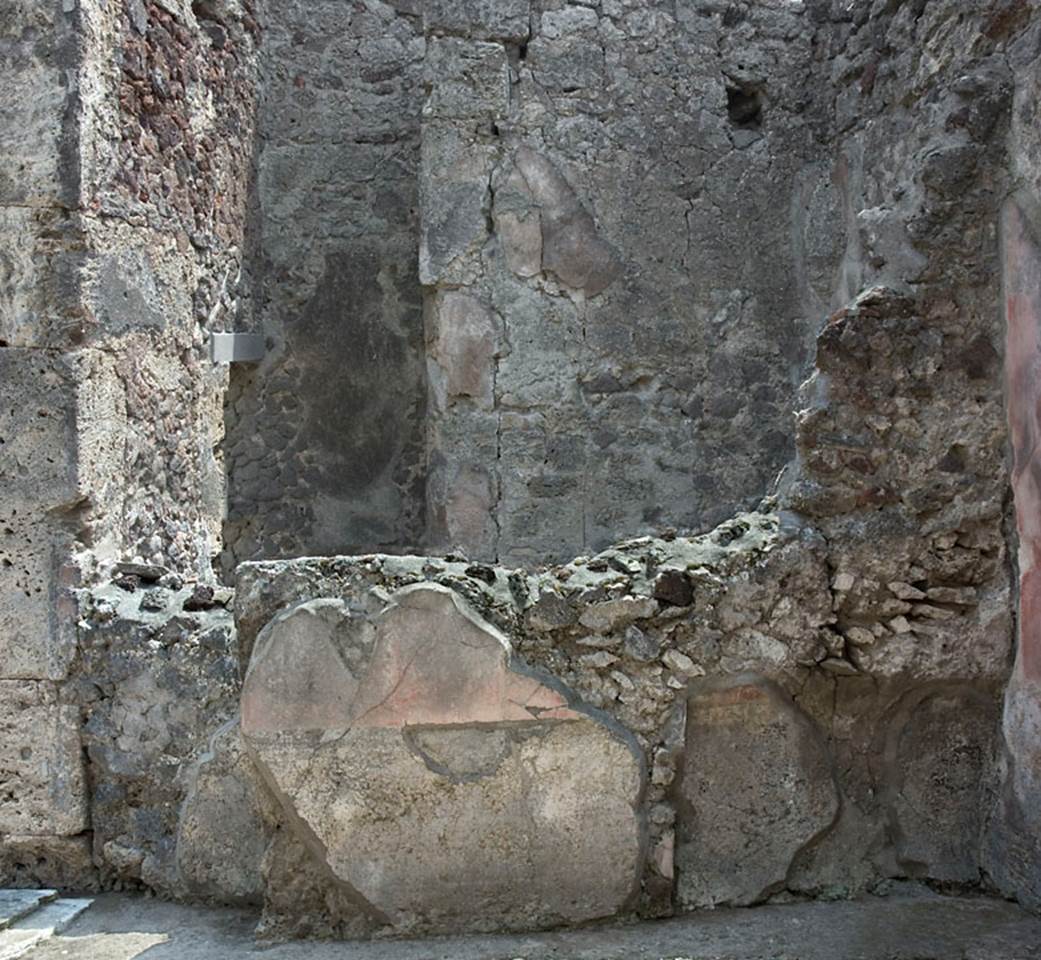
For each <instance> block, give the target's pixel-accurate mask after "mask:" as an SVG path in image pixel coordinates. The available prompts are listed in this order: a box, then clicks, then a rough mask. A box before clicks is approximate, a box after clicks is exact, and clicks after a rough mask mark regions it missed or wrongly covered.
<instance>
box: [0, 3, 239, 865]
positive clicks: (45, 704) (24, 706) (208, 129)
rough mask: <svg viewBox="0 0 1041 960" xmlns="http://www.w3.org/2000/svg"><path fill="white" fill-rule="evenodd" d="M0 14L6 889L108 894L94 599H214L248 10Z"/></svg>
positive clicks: (0, 834)
mask: <svg viewBox="0 0 1041 960" xmlns="http://www.w3.org/2000/svg"><path fill="white" fill-rule="evenodd" d="M9 8H10V9H9V10H5V16H4V24H3V27H2V28H0V30H2V31H3V51H4V54H3V59H2V61H0V70H2V71H3V78H4V93H3V95H2V103H0V111H2V114H3V124H2V126H3V133H2V134H0V153H2V158H0V166H2V167H3V171H4V173H3V174H2V175H0V209H2V214H0V216H2V217H3V223H4V231H5V236H7V237H8V239H9V242H7V243H6V244H5V247H4V250H5V252H4V254H3V255H2V265H0V366H2V367H3V372H4V376H3V379H2V388H0V389H2V391H3V404H2V411H3V412H2V415H0V417H2V427H0V437H2V443H0V477H2V478H3V484H4V491H5V504H4V508H3V512H4V523H3V525H2V532H0V558H2V568H0V578H2V579H0V585H2V587H3V596H4V599H3V603H2V613H0V624H2V626H0V630H2V634H0V678H2V682H3V683H5V684H7V685H8V686H9V687H10V688H11V690H10V696H8V697H5V698H4V718H3V723H4V725H5V730H6V731H7V733H6V735H5V738H4V750H5V755H4V765H3V778H4V782H5V784H6V785H7V786H6V789H5V797H6V798H7V799H6V800H5V806H4V811H5V812H4V816H3V819H2V820H0V862H2V865H3V871H2V872H3V874H4V877H5V878H6V877H14V878H16V879H18V880H20V881H22V882H35V883H48V884H51V883H60V884H65V885H72V886H84V885H86V884H88V883H90V882H93V876H94V865H93V863H92V861H91V853H90V840H91V837H90V829H91V826H92V811H91V809H90V804H89V803H88V796H87V784H88V778H87V776H86V775H85V771H84V768H83V754H82V749H81V746H80V732H79V726H80V722H79V721H80V708H81V705H82V704H81V702H80V700H79V693H80V692H81V691H79V690H78V689H77V688H76V687H75V686H74V685H70V684H69V683H67V682H66V681H67V680H68V678H69V677H70V675H72V674H75V673H76V672H77V659H78V656H79V653H80V650H79V644H78V637H77V633H78V620H79V601H78V599H77V597H76V596H75V590H76V588H78V587H85V586H86V585H88V584H90V583H91V582H93V581H94V580H95V579H96V578H97V577H98V576H105V575H107V573H108V572H110V571H111V569H112V565H113V563H115V562H116V561H119V560H131V559H136V560H138V561H148V562H149V563H151V564H161V565H163V566H164V567H168V568H171V569H175V570H177V571H179V572H180V573H181V575H182V576H187V577H189V578H192V579H197V580H212V579H213V570H212V566H211V563H212V560H213V557H214V555H215V554H216V552H217V551H218V549H219V547H218V543H219V532H220V517H221V513H222V510H223V499H224V494H223V486H224V484H223V467H222V465H221V463H220V462H219V460H218V456H217V452H216V451H217V447H218V445H219V442H220V431H221V417H220V405H221V397H222V394H223V391H224V386H225V378H226V374H225V373H224V372H222V371H221V370H219V369H217V368H214V367H213V365H212V364H211V363H210V360H209V356H208V346H207V343H206V335H207V333H208V332H209V331H210V330H213V329H220V327H221V324H222V323H223V322H224V320H225V317H226V314H227V312H228V310H229V308H230V306H231V303H232V298H233V292H232V291H231V288H230V285H229V283H228V280H229V278H234V277H235V276H236V274H237V272H238V266H237V264H238V261H239V258H240V251H241V243H242V228H243V224H244V214H245V196H246V188H247V178H246V169H247V167H246V164H247V162H248V160H249V157H250V155H251V150H252V146H251V136H252V113H253V108H252V96H253V85H254V82H253V75H252V66H251V60H252V47H253V37H254V32H255V24H254V23H253V21H252V18H251V15H250V12H249V7H248V6H243V5H239V4H236V3H229V4H223V3H222V4H217V5H211V4H207V3H197V4H195V5H194V6H192V5H189V4H187V3H178V2H165V3H163V4H156V3H148V2H142V0H127V2H126V3H118V4H96V3H92V2H83V3H78V4H68V3H64V4H63V3H49V2H25V3H14V4H12V5H9Z"/></svg>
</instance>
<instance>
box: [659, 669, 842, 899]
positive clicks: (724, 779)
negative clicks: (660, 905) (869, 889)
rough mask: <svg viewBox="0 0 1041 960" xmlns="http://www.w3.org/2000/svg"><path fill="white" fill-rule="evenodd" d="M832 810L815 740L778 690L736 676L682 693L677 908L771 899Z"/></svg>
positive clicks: (828, 773)
mask: <svg viewBox="0 0 1041 960" xmlns="http://www.w3.org/2000/svg"><path fill="white" fill-rule="evenodd" d="M838 809H839V798H838V791H837V788H836V785H835V781H834V778H833V774H832V770H831V763H830V759H829V757H828V755H827V750H826V747H825V744H824V741H823V739H822V738H821V736H820V735H819V733H818V732H817V730H816V728H815V727H814V726H813V724H812V723H811V722H810V720H809V719H808V718H807V717H806V716H805V715H804V714H803V713H802V712H801V711H800V710H798V709H797V708H796V707H795V706H794V705H793V704H792V702H791V699H790V698H789V697H787V696H786V695H785V694H784V692H783V691H782V690H780V689H779V688H778V687H776V686H775V685H774V684H772V683H771V682H769V681H767V680H763V679H761V678H758V677H752V676H747V675H746V676H740V677H732V678H724V679H723V680H721V681H717V682H708V683H705V684H701V685H699V686H698V687H696V688H695V689H694V690H693V691H692V693H691V695H690V698H689V701H688V704H687V732H686V748H685V753H684V759H683V771H682V776H681V778H680V798H679V803H678V814H679V845H678V849H677V851H676V868H677V874H678V882H677V895H678V898H679V902H680V904H681V905H682V906H684V907H688V908H695V907H710V906H716V905H717V904H724V903H727V904H735V905H744V904H750V903H755V902H756V901H759V900H762V899H763V898H765V897H767V896H769V895H770V894H771V893H773V892H776V890H778V889H780V888H781V887H783V885H784V881H785V877H786V875H787V873H788V868H789V865H790V864H791V862H792V859H793V858H794V857H795V855H796V853H798V851H799V850H800V849H802V848H803V847H804V846H805V845H806V844H807V843H809V842H810V841H811V840H813V839H814V838H815V837H817V836H818V835H819V834H821V833H822V832H823V831H825V830H827V829H828V828H829V827H830V826H831V824H832V823H833V822H834V820H835V817H836V814H837V813H838Z"/></svg>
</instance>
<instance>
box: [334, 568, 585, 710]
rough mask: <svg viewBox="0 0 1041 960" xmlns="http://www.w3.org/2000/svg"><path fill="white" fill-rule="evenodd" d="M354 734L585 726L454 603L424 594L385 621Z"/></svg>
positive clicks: (443, 595) (442, 594) (441, 594)
mask: <svg viewBox="0 0 1041 960" xmlns="http://www.w3.org/2000/svg"><path fill="white" fill-rule="evenodd" d="M376 629H377V640H376V647H375V649H374V651H373V654H372V660H371V661H370V664H369V669H368V671H367V672H366V674H365V676H364V677H363V678H362V680H361V684H360V687H359V693H358V698H357V700H356V701H355V705H354V710H353V715H352V720H351V726H352V727H361V728H366V727H403V726H415V725H441V724H447V725H460V724H474V723H502V722H515V721H524V720H534V719H544V718H546V717H547V712H546V711H552V712H553V717H552V719H557V720H571V719H578V718H579V715H578V714H576V713H575V712H574V711H572V710H570V709H567V704H566V701H565V700H564V698H563V697H562V696H561V695H560V694H559V693H558V692H557V691H556V690H553V689H551V688H550V687H547V686H545V685H543V684H541V683H539V681H538V680H536V679H535V678H533V677H528V676H524V675H522V674H517V673H513V672H512V671H511V670H510V669H509V665H508V664H509V653H510V650H509V644H508V642H507V641H506V640H505V638H504V637H502V636H500V635H498V634H497V633H494V632H492V630H491V629H490V628H489V627H488V626H487V625H483V624H481V623H479V622H477V621H476V620H475V619H473V618H472V617H471V616H469V615H467V614H466V613H464V612H463V610H462V609H461V608H460V606H459V605H458V602H457V601H456V599H455V598H454V596H453V595H452V594H451V593H449V592H448V591H446V590H443V589H436V588H433V587H425V588H417V589H416V590H415V591H413V592H410V593H408V594H406V595H405V596H403V597H401V599H400V600H399V601H398V602H397V603H396V604H395V605H394V606H393V607H390V608H388V609H387V610H386V611H385V612H384V613H383V614H381V615H380V617H379V620H378V622H377V628H376Z"/></svg>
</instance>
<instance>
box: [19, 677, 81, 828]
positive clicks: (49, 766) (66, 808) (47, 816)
mask: <svg viewBox="0 0 1041 960" xmlns="http://www.w3.org/2000/svg"><path fill="white" fill-rule="evenodd" d="M0 770H2V771H3V790H2V792H0V834H18V835H23V836H36V835H39V836H73V835H75V834H78V833H80V832H81V831H83V830H86V829H87V827H88V826H89V824H90V820H89V815H88V810H87V794H86V783H85V780H84V772H83V758H82V752H81V748H80V738H79V711H78V710H77V708H76V707H74V706H69V705H66V704H62V703H59V702H58V697H57V694H56V692H55V689H54V686H53V685H52V684H50V683H46V682H35V681H27V680H0Z"/></svg>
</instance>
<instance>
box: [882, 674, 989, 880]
mask: <svg viewBox="0 0 1041 960" xmlns="http://www.w3.org/2000/svg"><path fill="white" fill-rule="evenodd" d="M998 724H999V720H998V708H997V704H996V703H995V702H994V701H993V700H992V699H991V698H988V697H987V696H986V694H984V693H983V692H981V691H979V690H973V689H971V688H969V687H961V688H958V687H955V688H953V689H940V690H935V691H932V692H930V693H929V694H928V695H926V696H923V695H922V694H921V693H917V694H915V695H913V696H911V697H909V698H908V699H907V700H906V701H905V702H904V703H902V704H901V706H900V708H899V709H898V710H897V714H896V716H895V717H894V719H893V722H892V724H891V728H890V735H889V738H888V743H887V748H886V762H887V766H888V768H889V770H888V777H887V782H888V784H889V796H888V801H889V805H890V822H891V827H892V830H893V834H894V836H895V837H896V838H897V855H898V857H899V858H900V864H901V866H902V867H903V868H904V869H905V870H906V871H907V874H908V876H912V877H919V876H920V877H929V878H930V879H933V880H942V881H948V882H953V883H977V882H979V876H980V854H979V847H978V845H977V844H976V843H972V842H967V841H968V838H972V837H977V836H979V835H980V830H981V828H982V823H983V817H984V804H985V801H986V794H987V787H988V783H987V772H988V770H989V769H991V768H992V764H993V762H994V757H995V753H996V744H995V737H996V734H997V730H998Z"/></svg>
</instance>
